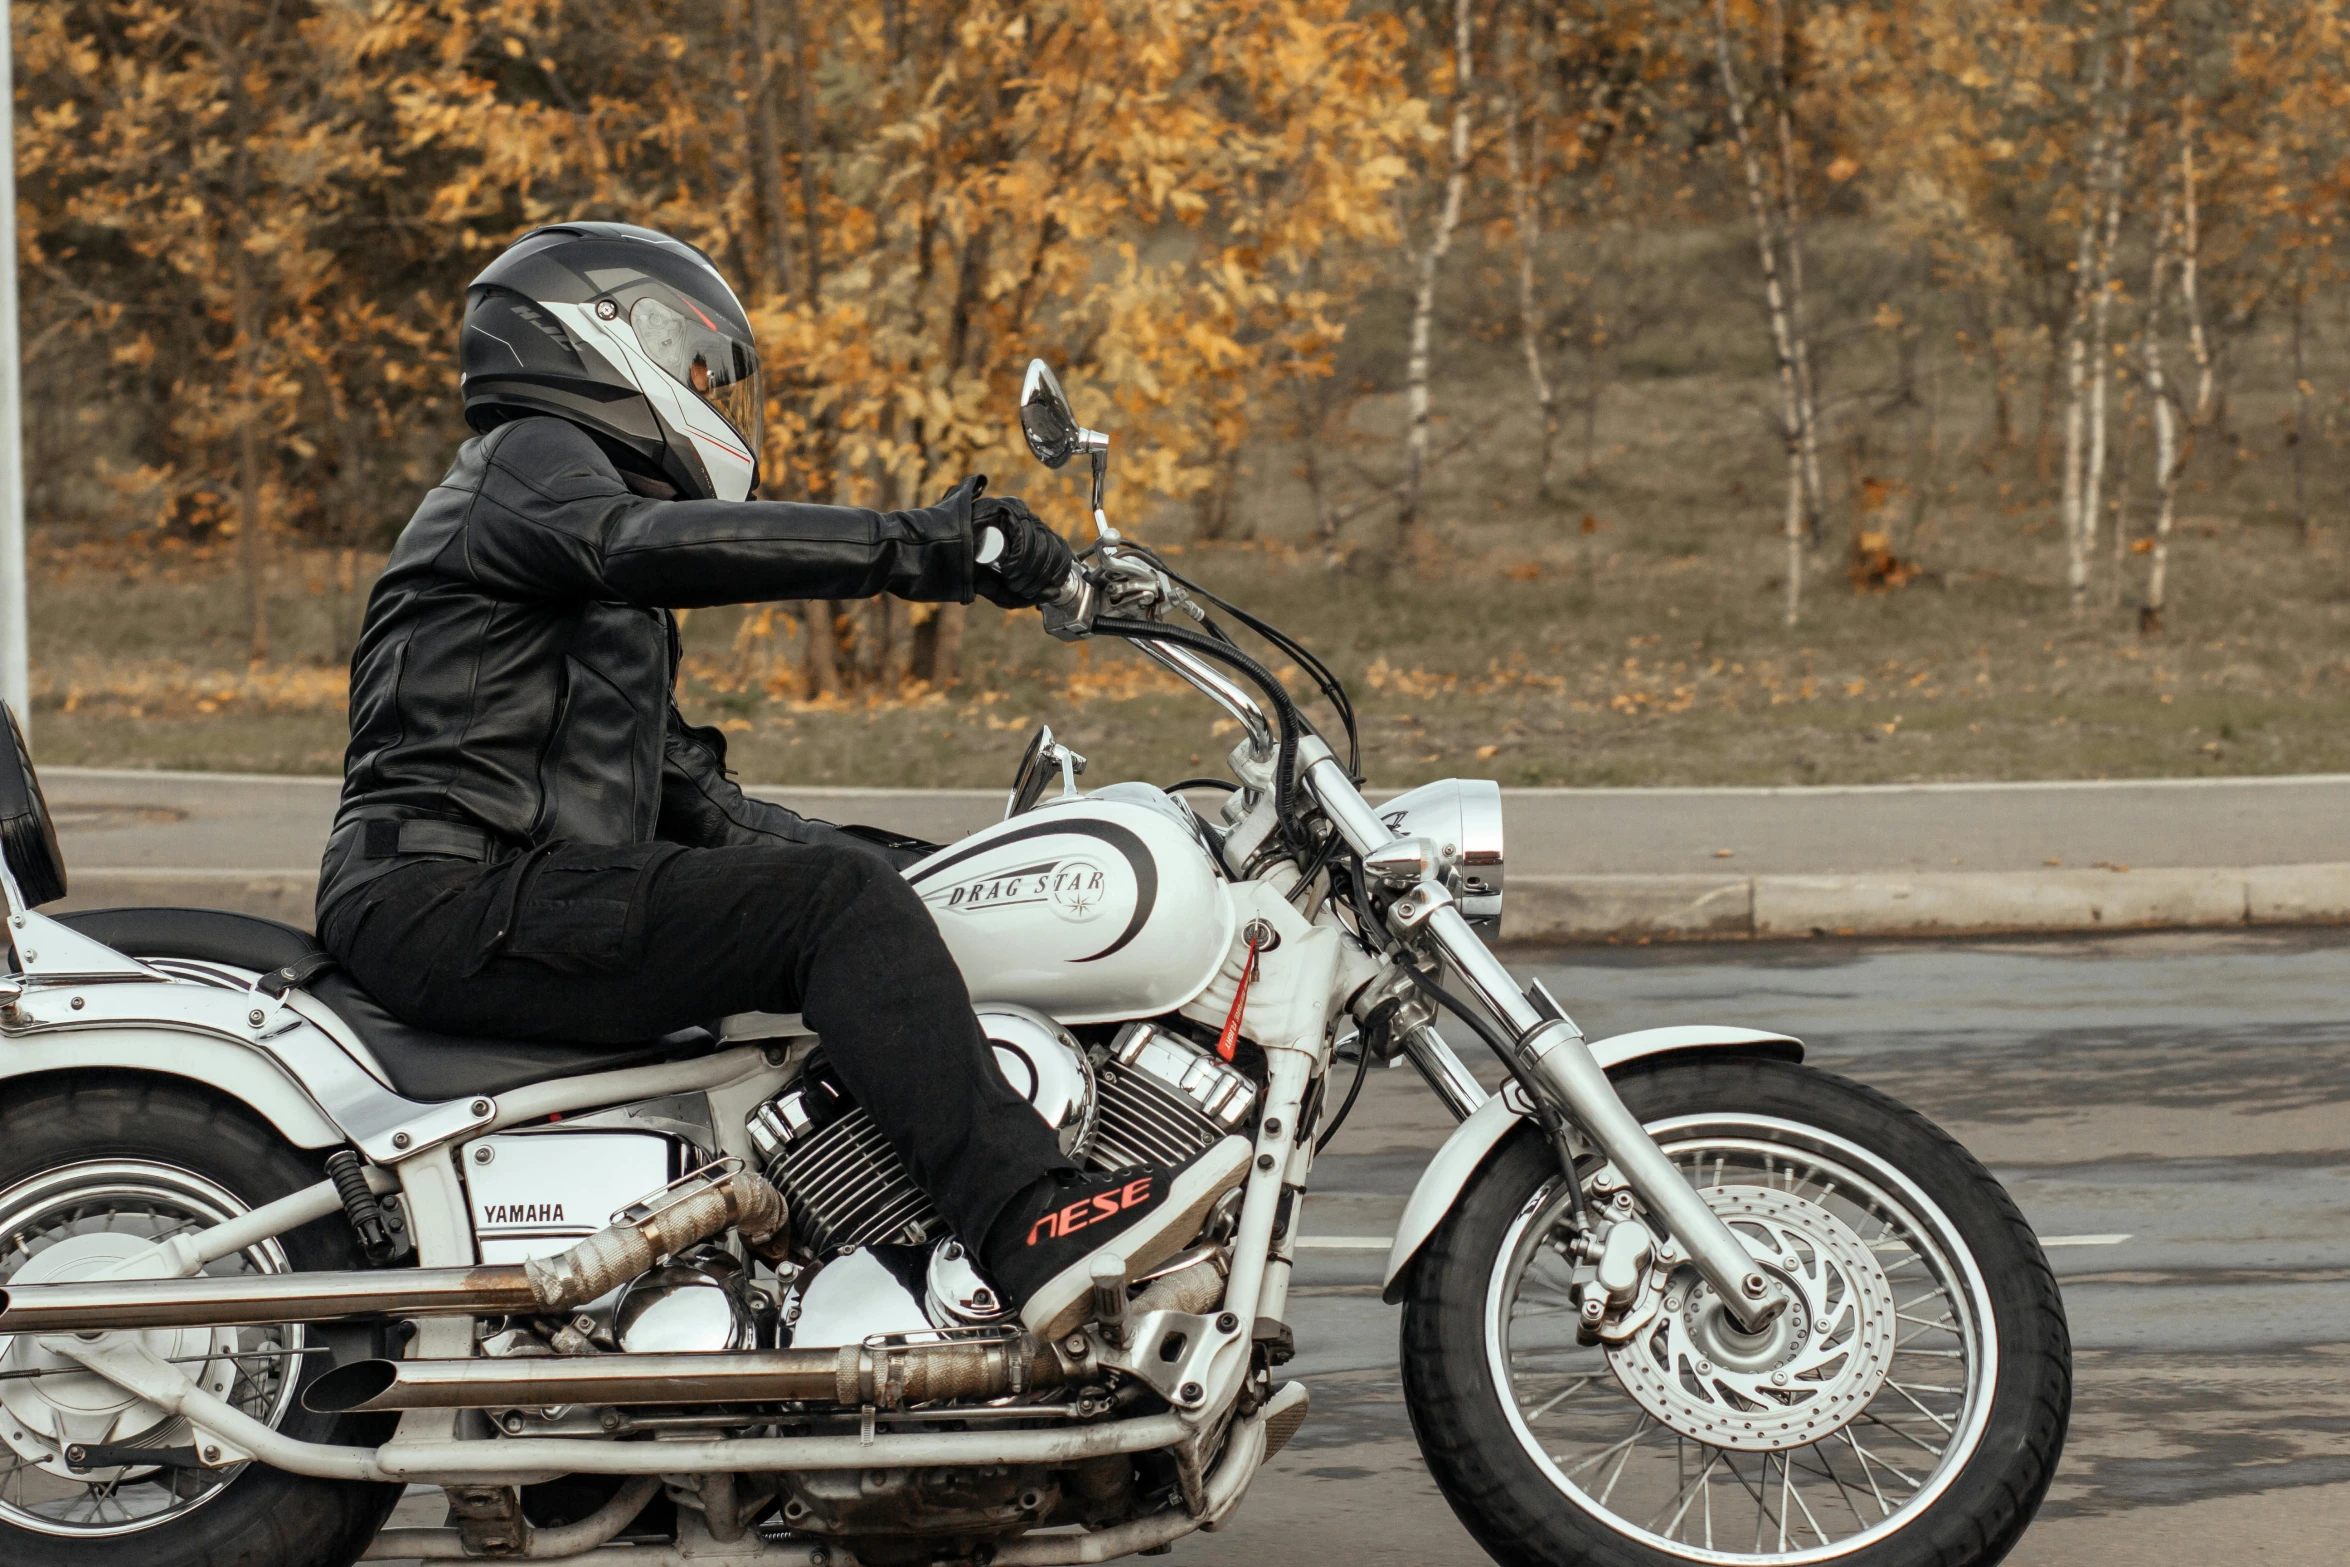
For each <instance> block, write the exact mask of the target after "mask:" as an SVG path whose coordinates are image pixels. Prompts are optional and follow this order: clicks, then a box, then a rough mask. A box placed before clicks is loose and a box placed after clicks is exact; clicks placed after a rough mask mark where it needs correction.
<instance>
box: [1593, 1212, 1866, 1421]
mask: <svg viewBox="0 0 2350 1567" xmlns="http://www.w3.org/2000/svg"><path fill="white" fill-rule="evenodd" d="M1704 1195H1705V1199H1706V1201H1707V1202H1708V1203H1710V1204H1711V1205H1712V1206H1713V1209H1714V1211H1715V1212H1716V1213H1718V1214H1720V1215H1721V1217H1722V1220H1723V1222H1724V1223H1726V1224H1728V1225H1729V1226H1730V1228H1731V1229H1732V1230H1733V1231H1734V1232H1736V1234H1737V1236H1738V1238H1739V1239H1740V1240H1741V1241H1743V1242H1745V1244H1746V1248H1747V1250H1748V1251H1750V1252H1751V1253H1753V1255H1754V1259H1755V1262H1756V1264H1757V1265H1758V1266H1760V1267H1761V1268H1762V1269H1763V1271H1764V1272H1766V1273H1769V1274H1771V1275H1773V1276H1775V1277H1776V1278H1778V1279H1779V1280H1780V1281H1781V1282H1782V1283H1784V1284H1785V1285H1786V1286H1787V1287H1788V1289H1789V1291H1790V1292H1791V1296H1792V1298H1791V1300H1790V1302H1789V1304H1788V1307H1787V1309H1786V1310H1785V1311H1783V1312H1782V1313H1780V1315H1779V1317H1778V1320H1776V1321H1775V1322H1773V1323H1771V1324H1770V1325H1769V1326H1767V1327H1765V1328H1764V1329H1763V1330H1762V1331H1761V1332H1760V1333H1747V1332H1745V1331H1743V1330H1742V1329H1740V1328H1739V1326H1738V1322H1737V1319H1736V1318H1735V1317H1733V1316H1731V1315H1730V1313H1729V1312H1728V1310H1727V1309H1726V1308H1725V1307H1724V1305H1723V1302H1722V1299H1721V1297H1720V1296H1719V1295H1717V1294H1716V1293H1715V1291H1714V1289H1713V1287H1712V1286H1711V1285H1709V1284H1707V1283H1706V1282H1705V1281H1704V1280H1703V1279H1701V1278H1699V1277H1698V1276H1697V1274H1696V1272H1695V1270H1694V1269H1690V1268H1686V1267H1684V1268H1681V1269H1679V1270H1678V1271H1677V1272H1676V1273H1675V1274H1674V1276H1673V1278H1672V1280H1671V1281H1670V1282H1669V1283H1668V1284H1667V1285H1666V1288H1665V1299H1664V1309H1663V1310H1661V1311H1659V1312H1658V1313H1657V1314H1656V1316H1654V1317H1653V1318H1651V1319H1650V1320H1649V1321H1648V1323H1647V1324H1645V1325H1644V1326H1643V1327H1641V1328H1640V1329H1639V1330H1638V1331H1637V1332H1635V1333H1634V1334H1633V1335H1632V1336H1631V1337H1630V1338H1629V1339H1627V1340H1626V1341H1625V1342H1623V1343H1621V1344H1617V1345H1613V1346H1611V1347H1610V1348H1609V1350H1608V1363H1609V1364H1610V1365H1611V1366H1612V1367H1613V1368H1614V1370H1615V1373H1616V1376H1617V1378H1618V1380H1620V1381H1621V1382H1622V1383H1623V1385H1624V1389H1625V1391H1626V1392H1628V1393H1630V1394H1631V1395H1632V1397H1633V1398H1634V1399H1635V1400H1637V1401H1638V1402H1639V1404H1640V1406H1641V1407H1642V1408H1643V1409H1646V1410H1647V1411H1648V1413H1649V1414H1650V1415H1652V1416H1654V1417H1655V1418H1656V1420H1657V1421H1658V1422H1659V1423H1660V1424H1662V1425H1664V1426H1666V1427H1668V1428H1669V1429H1671V1430H1673V1431H1676V1432H1679V1433H1680V1434H1681V1435H1683V1436H1686V1437H1689V1438H1691V1439H1692V1440H1695V1441H1699V1442H1704V1443H1706V1444H1708V1445H1710V1446H1713V1447H1727V1448H1732V1449H1735V1450H1737V1451H1739V1452H1748V1453H1759V1452H1775V1451H1779V1450H1781V1449H1785V1448H1791V1447H1803V1446H1807V1445H1809V1444H1810V1443H1813V1442H1817V1441H1819V1440H1820V1439H1821V1438H1823V1437H1826V1436H1829V1435H1831V1434H1833V1433H1834V1432H1836V1431H1838V1430H1841V1429H1842V1428H1843V1427H1844V1426H1845V1424H1846V1423H1848V1422H1849V1421H1851V1420H1852V1419H1853V1418H1854V1417H1855V1416H1857V1415H1858V1414H1859V1413H1860V1412H1861V1411H1862V1410H1863V1409H1865V1408H1867V1407H1868V1403H1869V1400H1870V1399H1872V1398H1874V1397H1876V1395H1877V1390H1878V1389H1879V1388H1880V1387H1882V1386H1883V1385H1884V1381H1885V1377H1886V1374H1887V1373H1888V1372H1889V1371H1890V1370H1891V1369H1892V1363H1893V1346H1894V1341H1895V1333H1894V1329H1895V1326H1896V1324H1895V1321H1894V1301H1893V1286H1892V1283H1891V1281H1889V1280H1888V1279H1887V1278H1886V1277H1885V1270H1884V1268H1883V1267H1882V1266H1881V1265H1880V1264H1879V1263H1878V1262H1877V1259H1876V1256H1875V1254H1874V1253H1872V1252H1871V1251H1870V1250H1869V1246H1868V1243H1867V1242H1866V1241H1864V1240H1862V1239H1861V1238H1860V1237H1859V1236H1858V1235H1856V1234H1854V1233H1853V1231H1852V1229H1851V1227H1850V1226H1848V1225H1846V1224H1845V1223H1844V1222H1843V1221H1842V1220H1840V1219H1838V1218H1837V1217H1836V1216H1835V1215H1834V1214H1832V1213H1829V1212H1828V1211H1827V1210H1826V1209H1824V1208H1821V1207H1819V1206H1818V1205H1817V1204H1815V1203H1811V1202H1808V1201H1806V1200H1805V1199H1803V1198H1801V1197H1798V1196H1796V1195H1794V1194H1792V1193H1789V1192H1783V1191H1777V1190H1774V1189H1772V1188H1770V1187H1764V1186H1709V1187H1706V1188H1704Z"/></svg>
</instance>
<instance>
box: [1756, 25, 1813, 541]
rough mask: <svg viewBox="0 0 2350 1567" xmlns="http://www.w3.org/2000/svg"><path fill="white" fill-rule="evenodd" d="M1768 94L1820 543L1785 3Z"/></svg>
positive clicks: (1807, 500)
mask: <svg viewBox="0 0 2350 1567" xmlns="http://www.w3.org/2000/svg"><path fill="white" fill-rule="evenodd" d="M1767 21H1768V23H1769V26H1770V29H1771V51H1770V92H1771V98H1772V101H1773V106H1774V107H1775V108H1776V110H1777V119H1778V131H1779V233H1780V239H1781V242H1782V243H1783V244H1784V245H1785V247H1786V250H1787V314H1788V324H1789V327H1790V336H1791V337H1792V338H1793V347H1794V351H1795V405H1796V413H1797V414H1798V416H1799V417H1800V419H1801V422H1802V430H1803V494H1804V524H1805V528H1806V531H1807V533H1808V534H1809V536H1810V537H1811V538H1812V539H1814V540H1817V539H1818V538H1819V536H1820V525H1821V523H1822V521H1823V520H1824V519H1825V518H1826V516H1827V514H1828V503H1827V497H1826V495H1825V493H1824V492H1823V491H1822V489H1821V487H1820V405H1819V398H1818V397H1817V395H1816V394H1815V393H1814V392H1813V390H1812V379H1811V322H1810V320H1809V318H1808V315H1807V313H1806V310H1805V305H1804V292H1803V208H1802V207H1801V205H1799V204H1798V202H1797V201H1796V196H1795V117H1794V110H1793V108H1792V107H1791V106H1790V104H1789V102H1788V86H1787V14H1786V9H1785V0H1770V7H1769V11H1768V15H1767Z"/></svg>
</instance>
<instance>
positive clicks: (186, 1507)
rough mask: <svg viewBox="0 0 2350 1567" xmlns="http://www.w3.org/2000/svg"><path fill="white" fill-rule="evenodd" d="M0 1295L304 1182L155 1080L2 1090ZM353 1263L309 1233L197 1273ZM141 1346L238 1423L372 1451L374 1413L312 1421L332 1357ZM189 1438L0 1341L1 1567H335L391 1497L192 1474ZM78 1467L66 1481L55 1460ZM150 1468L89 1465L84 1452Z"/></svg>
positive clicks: (335, 1238) (254, 1139)
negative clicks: (0, 1289) (311, 1402)
mask: <svg viewBox="0 0 2350 1567" xmlns="http://www.w3.org/2000/svg"><path fill="white" fill-rule="evenodd" d="M0 1094H4V1095H5V1098H4V1099H0V1286H5V1285H6V1284H8V1283H10V1282H11V1281H14V1282H18V1283H29V1282H38V1281H40V1280H42V1279H45V1278H46V1279H65V1278H79V1277H89V1276H91V1275H93V1274H95V1273H97V1272H99V1271H101V1270H102V1269H104V1268H105V1267H106V1266H107V1265H109V1264H110V1263H111V1262H112V1261H113V1260H114V1259H116V1258H119V1257H123V1256H127V1255H130V1254H132V1253H134V1252H136V1251H137V1250H139V1249H142V1248H143V1247H145V1246H147V1245H148V1244H150V1243H152V1242H154V1241H158V1240H161V1239H164V1238H166V1237H168V1236H170V1235H172V1234H175V1233H177V1232H180V1231H182V1230H188V1229H196V1228H202V1227H204V1226H208V1225H211V1224H215V1223H218V1222H220V1221H221V1220H223V1219H226V1218H232V1217H234V1216H236V1215H238V1214H241V1213H245V1212H248V1211H250V1210H252V1209H254V1208H257V1207H259V1206H260V1205H262V1204H263V1203H266V1202H269V1201H272V1200H274V1199H276V1198H278V1197H282V1196H284V1195H286V1194H287V1193H288V1192H292V1191H295V1190H298V1189H300V1188H302V1187H304V1186H308V1185H311V1184H313V1183H315V1182H316V1181H318V1180H319V1179H320V1178H321V1176H320V1172H319V1171H317V1170H315V1169H313V1168H311V1166H310V1163H309V1161H307V1160H306V1159H304V1158H303V1157H302V1156H301V1155H299V1154H297V1153H296V1152H295V1151H294V1150H292V1149H290V1148H288V1147H287V1146H286V1145H285V1144H284V1143H283V1142H282V1141H281V1140H280V1139H279V1138H278V1137H277V1136H276V1135H275V1134H274V1133H272V1132H271V1131H270V1130H269V1129H268V1128H267V1127H266V1126H263V1125H262V1124H260V1123H259V1122H258V1121H256V1120H254V1119H253V1118H252V1117H251V1116H250V1115H248V1114H246V1113H244V1112H242V1111H239V1110H236V1109H234V1108H232V1107H230V1106H228V1105H227V1104H225V1103H222V1102H220V1101H216V1100H213V1099H211V1098H208V1097H206V1096H204V1095H202V1094H200V1093H197V1092H194V1091H192V1090H189V1089H185V1088H181V1087H178V1086H175V1085H171V1084H167V1083H155V1082H149V1081H144V1080H139V1079H133V1078H124V1077H110V1078H101V1079H89V1080H82V1081H72V1082H68V1081H55V1080H51V1081H46V1082H43V1083H40V1084H36V1085H34V1086H32V1087H29V1088H16V1087H10V1088H6V1089H0ZM354 1266H357V1258H356V1256H355V1255H354V1250H353V1247H352V1245H351V1239H350V1236H349V1234H348V1231H347V1228H346V1227H345V1226H343V1225H342V1224H341V1223H340V1222H339V1221H338V1220H322V1221H319V1222H318V1223H314V1224H310V1225H306V1226H304V1227H303V1228H301V1229H299V1230H296V1231H294V1232H292V1233H291V1234H288V1235H285V1236H282V1237H280V1238H278V1239H276V1240H272V1241H267V1242H264V1243H262V1244H260V1245H257V1246H254V1247H251V1248H249V1249H248V1250H246V1251H244V1252H242V1253H239V1254H238V1255H236V1256H233V1257H228V1258H224V1259H222V1260H221V1261H219V1262H217V1263H213V1264H211V1265H210V1266H209V1267H207V1268H206V1269H205V1271H206V1272H207V1273H211V1274H236V1273H277V1272H284V1271H287V1270H289V1269H300V1270H305V1271H306V1270H312V1269H334V1268H349V1267H354ZM144 1337H145V1339H146V1342H147V1344H148V1346H149V1347H150V1348H151V1349H153V1350H154V1351H155V1352H156V1353H158V1354H159V1355H161V1356H163V1357H164V1358H166V1359H168V1360H171V1361H174V1362H175V1363H177V1364H179V1365H180V1366H181V1367H182V1368H183V1369H185V1370H186V1371H187V1373H188V1375H189V1376H190V1377H191V1378H192V1379H194V1380H195V1381H196V1382H197V1383H198V1384H199V1385H201V1386H203V1387H205V1388H206V1389H208V1390H209V1391H211V1392H213V1393H215V1394H216V1395H218V1396H220V1397H222V1398H225V1399H227V1400H228V1401H229V1402H230V1403H232V1404H235V1405H236V1406H237V1407H238V1408H240V1409H241V1410H243V1411H244V1412H245V1413H246V1414H248V1415H251V1416H252V1417H253V1418H255V1419H257V1420H260V1421H263V1422H264V1423H266V1424H268V1425H271V1426H274V1427H275V1428H277V1429H278V1430H280V1431H283V1432H285V1433H286V1434H287V1435H289V1436H294V1437H297V1438H300V1439H302V1440H305V1441H311V1442H328V1443H336V1444H359V1445H372V1444H373V1443H375V1442H378V1441H381V1440H382V1439H383V1437H384V1435H385V1434H387V1432H386V1430H385V1426H386V1422H385V1421H384V1420H383V1419H382V1418H381V1417H373V1418H369V1417H358V1418H354V1417H350V1416H340V1417H337V1416H328V1415H314V1414H310V1413H308V1412H307V1411H305V1410H303V1409H302V1407H301V1403H300V1393H301V1389H302V1388H303V1387H304V1386H306V1385H307V1384H308V1383H309V1382H310V1381H311V1380H312V1379H313V1378H315V1377H316V1376H318V1375H319V1374H321V1373H323V1372H324V1371H325V1370H327V1369H328V1367H329V1366H330V1365H331V1364H332V1358H331V1355H330V1353H329V1351H328V1347H327V1346H326V1345H325V1344H324V1343H323V1342H322V1341H321V1337H320V1333H319V1330H317V1329H314V1328H305V1327H303V1326H301V1325H299V1324H282V1325H278V1326H272V1327H256V1328H218V1329H214V1328H197V1329H171V1330H163V1331H159V1332H154V1333H149V1334H146V1335H144ZM193 1441H194V1435H193V1432H192V1431H191V1429H190V1427H189V1426H188V1424H187V1422H185V1421H184V1420H179V1419H176V1418H173V1417H169V1416H166V1415H164V1414H163V1412H162V1411H160V1410H158V1409H156V1408H155V1407H154V1406H152V1405H150V1404H146V1403H144V1402H142V1401H141V1400H139V1399H137V1398H135V1397H133V1396H131V1395H129V1394H127V1393H125V1392H123V1391H122V1390H121V1389H120V1388H118V1387H116V1386H115V1385H114V1384H112V1383H110V1382H107V1381H105V1380H104V1379H102V1378H100V1377H96V1376H93V1375H91V1374H90V1373H88V1372H86V1371H83V1370H82V1369H81V1368H80V1367H79V1366H78V1365H76V1364H75V1363H73V1362H71V1361H69V1360H66V1359H64V1358H63V1357H60V1356H56V1355H54V1354H51V1353H49V1352H47V1351H45V1350H43V1349H42V1348H41V1347H40V1346H39V1344H37V1343H36V1342H35V1341H33V1340H32V1339H30V1338H29V1337H25V1336H19V1337H18V1338H16V1339H14V1340H7V1339H0V1567H260V1564H263V1563H267V1564H270V1567H346V1564H348V1563H350V1562H353V1561H356V1560H357V1559H358V1557H359V1554H360V1552H361V1551H363V1550H364V1549H365V1548H366V1545H367V1542H368V1541H369V1540H370V1539H372V1538H374V1536H375V1533H376V1530H377V1529H378V1528H379V1527H380V1526H381V1524H382V1522H383V1520H384V1518H385V1516H386V1515H387V1514H388V1513H389V1512H390V1511H391V1508H392V1506H393V1504H394V1503H395V1502H397V1501H398V1499H399V1494H400V1488H399V1487H398V1486H392V1485H368V1484H360V1483H354V1482H349V1481H331V1480H315V1479H307V1478H304V1477H301V1476H297V1475H290V1474H286V1473H284V1472H283V1471H280V1470H276V1469H271V1468H268V1467H267V1466H265V1465H262V1464H257V1463H247V1464H240V1465H235V1466H233V1467H229V1468H219V1469H215V1468H207V1467H204V1466H202V1465H201V1464H200V1463H195V1462H191V1461H189V1460H190V1459H191V1457H192V1448H191V1444H192V1443H193ZM74 1447H79V1448H82V1449H85V1452H84V1453H83V1454H82V1455H80V1456H81V1457H82V1459H83V1462H84V1463H85V1464H86V1465H87V1467H85V1468H82V1469H78V1470H77V1469H76V1468H75V1467H74V1466H73V1464H72V1462H70V1461H69V1456H70V1455H69V1453H68V1449H69V1448H74ZM91 1448H98V1449H105V1448H113V1449H116V1450H118V1451H122V1450H128V1451H130V1452H132V1453H137V1454H145V1453H154V1454H155V1455H156V1457H157V1460H158V1461H155V1462H146V1463H142V1462H138V1461H136V1459H135V1458H134V1459H133V1460H132V1461H129V1462H124V1463H118V1464H113V1465H105V1464H88V1457H89V1455H88V1453H87V1451H86V1450H87V1449H91Z"/></svg>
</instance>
